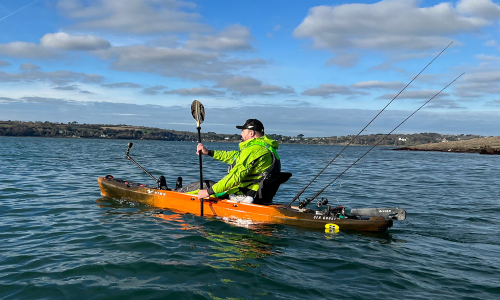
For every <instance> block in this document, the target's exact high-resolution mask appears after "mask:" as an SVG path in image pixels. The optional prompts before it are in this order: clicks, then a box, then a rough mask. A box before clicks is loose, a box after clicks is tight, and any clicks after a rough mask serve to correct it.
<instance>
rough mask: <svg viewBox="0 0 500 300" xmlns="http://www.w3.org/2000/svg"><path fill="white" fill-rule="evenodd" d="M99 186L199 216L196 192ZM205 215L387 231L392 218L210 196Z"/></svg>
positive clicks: (107, 181)
mask: <svg viewBox="0 0 500 300" xmlns="http://www.w3.org/2000/svg"><path fill="white" fill-rule="evenodd" d="M98 183H99V187H100V189H101V194H102V196H104V197H109V198H113V199H127V200H129V201H132V202H138V203H142V204H146V205H149V206H152V207H156V208H160V209H168V210H172V211H176V212H181V213H190V214H195V215H200V209H201V204H200V199H199V198H198V197H197V196H196V195H190V194H183V193H178V192H175V191H171V190H160V189H158V188H155V187H151V186H147V185H142V184H139V183H133V182H126V181H123V180H118V179H114V178H112V176H106V177H99V178H98ZM203 208H204V209H203V210H204V216H206V217H219V218H223V219H230V220H238V219H240V220H249V221H252V222H253V223H267V224H285V225H292V226H300V227H309V228H323V229H325V228H326V229H329V228H332V229H335V230H346V231H377V232H382V231H386V230H387V228H389V227H392V225H393V220H391V219H386V218H384V217H370V218H361V217H349V216H347V217H346V218H337V217H334V216H325V215H323V214H321V213H318V212H317V211H314V210H309V209H299V208H298V207H293V206H292V207H288V206H287V205H283V204H271V205H259V204H252V203H240V202H237V201H232V200H226V199H218V198H214V197H210V198H209V199H208V200H207V199H206V200H204V201H203Z"/></svg>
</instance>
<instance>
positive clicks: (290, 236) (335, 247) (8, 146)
mask: <svg viewBox="0 0 500 300" xmlns="http://www.w3.org/2000/svg"><path fill="white" fill-rule="evenodd" d="M127 142H128V141H126V140H84V139H42V138H12V137H0V299H125V298H126V299H160V298H163V299H325V298H326V299H339V298H342V299H392V298H401V299H500V235H499V228H500V227H499V225H500V216H499V215H500V214H499V212H500V192H499V186H498V174H499V163H500V157H499V156H484V155H477V154H457V153H438V152H436V153H433V152H399V151H387V150H383V149H375V150H373V151H372V152H370V154H368V155H367V156H366V157H365V158H364V160H363V161H361V162H360V163H359V164H357V165H355V166H354V167H353V168H352V169H350V170H349V171H348V172H347V173H346V174H345V175H344V176H342V177H341V179H340V183H338V184H336V185H334V186H332V187H330V188H329V189H327V190H326V192H325V193H324V195H323V196H325V197H328V199H329V200H330V203H333V204H338V205H344V206H345V207H347V208H348V209H350V208H361V207H381V206H382V207H383V206H385V207H390V206H397V207H402V208H405V209H406V210H407V212H408V217H407V220H405V221H401V222H395V226H394V227H393V228H391V229H390V230H389V231H388V232H387V233H384V234H367V233H344V232H340V233H337V234H331V233H325V232H322V231H318V230H310V229H303V228H296V227H289V226H278V225H276V226H266V227H263V228H259V229H248V228H244V227H237V226H234V225H231V224H226V223H224V222H222V221H219V220H215V219H205V218H202V217H197V216H194V215H179V214H175V213H172V212H169V211H160V210H158V209H153V208H150V207H147V206H143V205H138V204H135V203H130V202H125V201H116V200H110V199H103V198H102V197H101V195H100V191H99V187H98V184H97V177H98V176H103V175H107V174H112V175H113V176H115V177H117V178H123V179H127V180H131V181H139V182H145V183H153V182H152V180H151V179H150V178H149V177H148V176H147V175H145V174H144V173H143V172H142V171H141V170H140V169H139V168H137V167H136V166H135V165H133V164H132V163H131V162H129V161H128V160H126V159H125V158H124V154H125V150H126V145H127ZM133 142H134V147H133V148H132V151H131V155H132V156H133V157H134V158H135V159H136V160H137V161H138V162H139V163H140V164H142V165H143V166H144V167H145V168H146V169H147V170H149V171H150V172H151V173H153V174H154V175H155V176H160V175H165V177H166V178H167V183H168V184H169V185H171V186H173V185H174V184H175V180H176V178H177V176H183V178H184V182H185V183H189V182H193V181H196V180H197V179H198V176H199V173H198V172H199V171H198V158H197V156H196V155H195V146H196V144H195V143H188V142H162V141H133ZM207 146H208V148H212V149H227V150H229V149H236V148H237V144H229V143H221V144H217V143H212V144H210V143H207ZM280 147H281V148H280V156H281V158H282V165H283V170H284V171H289V172H292V173H293V174H294V175H293V177H292V178H291V179H290V181H289V182H288V183H286V184H285V185H284V186H283V187H282V189H281V190H280V192H279V195H277V197H276V198H275V201H276V202H279V203H288V201H290V200H291V198H292V197H293V196H294V195H295V194H296V193H297V192H298V191H299V190H300V189H301V188H302V187H303V186H304V185H305V184H306V183H307V182H308V181H309V180H311V179H312V178H313V177H314V176H315V175H316V174H317V173H318V172H319V171H320V170H321V169H322V168H323V167H324V166H325V165H326V163H328V162H329V161H330V160H331V159H332V158H333V157H334V156H335V155H336V154H337V153H338V152H339V151H340V150H341V149H342V148H341V147H337V146H318V145H281V146H280ZM368 149H369V148H368V147H349V148H347V150H346V151H345V152H344V154H343V158H341V159H339V160H338V161H337V162H336V163H334V165H333V166H332V167H331V168H330V169H329V170H328V172H326V173H325V174H324V175H323V176H322V177H320V178H319V181H318V182H317V183H315V184H313V185H312V186H311V188H310V189H309V190H308V191H309V192H308V193H306V194H307V195H306V196H307V197H310V196H311V195H312V194H313V193H315V192H317V191H318V190H319V189H321V188H322V187H323V186H324V185H326V184H327V183H328V182H330V181H331V180H332V179H333V178H334V177H335V176H337V175H338V174H339V173H340V172H342V171H343V170H344V169H345V168H346V166H348V165H350V164H351V163H352V162H353V161H354V160H356V159H357V158H358V157H360V156H361V155H362V154H363V153H365V152H366V151H367V150H368ZM204 158H205V159H204V177H205V178H206V179H213V180H218V179H220V178H221V177H222V176H223V175H224V173H225V170H226V166H225V165H224V164H222V163H219V162H216V161H213V160H212V159H211V158H209V157H204ZM314 205H315V203H311V205H310V207H311V208H314Z"/></svg>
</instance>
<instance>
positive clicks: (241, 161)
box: [181, 119, 281, 198]
mask: <svg viewBox="0 0 500 300" xmlns="http://www.w3.org/2000/svg"><path fill="white" fill-rule="evenodd" d="M236 128H238V129H241V139H242V142H241V143H240V144H239V149H240V150H239V151H223V150H208V149H207V148H205V146H203V144H201V143H199V144H198V146H197V149H196V153H201V154H203V155H209V156H211V157H213V158H215V159H217V160H220V161H223V162H225V163H227V164H229V165H230V167H229V171H228V174H227V175H226V176H224V178H222V179H221V180H219V181H218V182H216V183H214V182H211V183H208V182H205V184H206V183H208V184H207V189H204V190H199V191H198V197H200V198H207V197H208V196H209V195H214V196H216V197H225V196H228V195H246V196H251V197H253V198H255V197H256V196H258V191H259V187H260V188H262V184H263V181H264V179H265V178H266V176H267V175H268V174H279V173H280V172H281V162H280V158H279V156H278V152H276V150H277V149H278V146H279V144H278V142H276V141H274V140H272V139H270V138H269V137H268V136H266V135H265V134H264V125H263V124H262V122H260V121H259V120H257V119H248V120H247V121H246V122H245V124H243V125H242V126H236ZM198 187H199V185H198ZM181 192H182V190H181ZM184 192H186V191H184Z"/></svg>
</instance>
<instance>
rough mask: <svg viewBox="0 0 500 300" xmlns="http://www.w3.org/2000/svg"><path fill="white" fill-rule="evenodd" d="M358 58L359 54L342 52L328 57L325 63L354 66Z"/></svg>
mask: <svg viewBox="0 0 500 300" xmlns="http://www.w3.org/2000/svg"><path fill="white" fill-rule="evenodd" d="M359 60H360V55H359V54H355V53H348V54H347V53H342V54H337V55H336V56H334V57H332V58H330V59H329V60H328V61H327V62H326V65H327V66H329V65H337V66H340V67H344V68H347V67H352V66H355V65H356V64H357V63H358V62H359Z"/></svg>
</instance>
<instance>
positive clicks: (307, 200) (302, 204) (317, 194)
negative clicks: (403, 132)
mask: <svg viewBox="0 0 500 300" xmlns="http://www.w3.org/2000/svg"><path fill="white" fill-rule="evenodd" d="M464 74H465V72H464V73H462V74H460V75H459V76H458V77H457V78H455V79H454V80H453V81H452V82H450V83H448V85H446V86H445V87H444V88H442V89H441V90H440V91H439V92H437V93H436V94H435V95H434V96H432V97H431V98H430V99H429V100H427V101H426V102H425V103H424V104H422V105H421V106H420V107H419V108H418V109H417V110H415V111H414V112H413V113H411V114H410V115H409V116H408V117H407V118H406V119H404V120H403V122H401V123H399V125H398V126H396V128H394V129H393V130H391V132H389V133H388V134H386V135H385V136H384V137H383V138H382V139H380V140H379V141H378V142H377V143H376V144H375V145H373V146H372V147H371V148H370V149H369V150H368V151H366V153H365V154H363V155H362V156H361V157H360V158H358V159H357V160H356V161H355V162H353V163H352V164H351V165H350V166H349V167H347V169H345V170H344V171H343V172H342V173H340V174H339V175H338V176H337V177H335V179H333V180H332V181H331V182H330V183H329V184H328V185H326V186H325V187H324V188H323V189H322V190H320V191H319V192H318V193H316V194H315V195H314V196H313V197H312V198H310V199H306V200H305V201H303V202H301V203H300V205H299V208H304V207H306V206H307V205H308V204H309V203H311V201H313V200H314V199H316V198H317V197H318V196H319V195H320V194H321V193H323V192H324V191H325V190H326V189H327V188H328V187H329V186H331V185H332V184H334V183H335V182H336V181H337V179H339V178H340V176H342V175H344V173H345V172H347V170H349V169H350V168H351V167H352V166H354V165H355V164H356V163H357V162H358V161H360V160H361V159H362V158H363V157H365V155H367V154H368V153H369V152H370V151H372V150H373V148H375V147H376V146H378V145H379V144H380V143H381V142H382V141H384V140H385V139H386V138H387V137H388V136H389V135H390V134H391V133H393V132H394V131H395V130H396V129H398V128H399V127H400V126H401V125H403V123H404V122H406V121H407V120H408V119H409V118H411V117H412V116H413V115H414V114H416V113H417V112H418V111H419V110H420V109H422V107H424V106H425V105H426V104H427V103H429V102H430V101H431V100H432V99H434V98H436V97H437V96H438V95H439V94H441V92H442V91H444V90H445V89H446V88H448V87H449V86H450V85H452V84H453V83H454V82H455V81H457V80H458V79H459V78H460V77H462V75H464ZM292 202H293V201H292ZM291 204H292V203H291V202H290V204H289V205H291Z"/></svg>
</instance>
